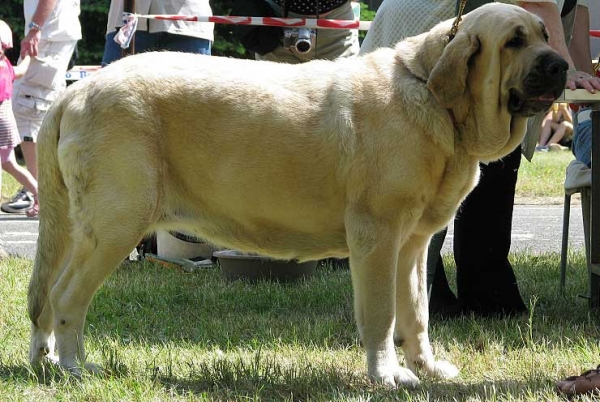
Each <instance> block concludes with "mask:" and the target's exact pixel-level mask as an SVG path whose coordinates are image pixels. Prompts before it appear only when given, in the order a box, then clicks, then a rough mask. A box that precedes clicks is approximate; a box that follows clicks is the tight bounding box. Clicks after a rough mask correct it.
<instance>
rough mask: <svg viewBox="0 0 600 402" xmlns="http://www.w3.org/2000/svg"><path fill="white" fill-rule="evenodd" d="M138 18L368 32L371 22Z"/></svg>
mask: <svg viewBox="0 0 600 402" xmlns="http://www.w3.org/2000/svg"><path fill="white" fill-rule="evenodd" d="M135 15H136V16H137V17H138V18H148V19H155V20H167V21H192V22H214V23H215V24H226V25H258V26H269V27H291V28H311V29H358V30H361V31H368V30H369V28H370V27H371V21H358V20H329V19H315V18H278V17H238V16H219V15H213V16H202V15H196V16H186V15H160V14H154V15H152V14H151V15H140V14H135Z"/></svg>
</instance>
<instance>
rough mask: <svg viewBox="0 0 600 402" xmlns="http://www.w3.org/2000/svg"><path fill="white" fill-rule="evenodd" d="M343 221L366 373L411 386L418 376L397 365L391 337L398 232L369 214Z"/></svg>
mask: <svg viewBox="0 0 600 402" xmlns="http://www.w3.org/2000/svg"><path fill="white" fill-rule="evenodd" d="M390 221H391V220H390ZM346 222H347V224H346V229H347V241H348V246H349V248H350V270H351V273H352V284H353V289H354V308H355V314H356V322H357V325H358V330H359V333H360V335H361V339H362V343H363V345H364V347H365V350H366V353H367V366H368V371H369V376H370V377H371V378H372V379H374V380H376V381H381V382H383V383H384V384H386V385H389V386H392V387H395V386H397V385H409V386H414V385H416V384H418V383H419V379H418V378H417V377H416V376H415V375H414V373H413V372H411V371H410V370H409V369H407V368H404V367H401V366H400V364H399V363H398V358H397V355H396V350H395V347H394V340H393V330H394V318H395V316H394V315H395V312H394V310H395V306H394V296H395V288H396V283H395V281H394V275H395V269H396V260H397V258H398V234H397V231H396V230H395V229H394V228H392V227H390V226H388V225H389V224H388V223H387V222H386V219H380V220H376V219H373V217H372V216H370V215H368V214H362V213H356V214H354V215H352V216H350V217H347V219H346Z"/></svg>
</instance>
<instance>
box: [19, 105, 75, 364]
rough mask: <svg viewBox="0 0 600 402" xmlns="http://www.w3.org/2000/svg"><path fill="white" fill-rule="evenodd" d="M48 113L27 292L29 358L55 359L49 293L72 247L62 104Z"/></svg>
mask: <svg viewBox="0 0 600 402" xmlns="http://www.w3.org/2000/svg"><path fill="white" fill-rule="evenodd" d="M56 105H57V107H56V108H55V109H53V110H51V111H50V112H49V113H48V115H47V116H46V117H45V120H44V125H43V126H42V129H41V130H40V136H39V142H38V150H39V151H38V166H39V168H40V176H39V198H40V214H39V217H40V225H39V236H38V244H37V250H36V257H35V263H34V267H33V273H32V275H31V279H30V282H29V290H28V294H27V302H28V313H29V318H30V320H31V342H30V347H29V360H30V362H31V363H32V364H36V363H40V362H42V361H43V360H44V359H49V360H51V361H54V360H56V358H55V356H54V336H53V333H52V323H53V320H54V315H53V312H52V307H51V305H50V300H49V297H48V295H49V293H50V289H51V288H52V286H54V283H55V282H56V280H57V278H58V277H59V275H60V272H61V271H62V269H63V267H64V264H65V260H66V259H67V257H68V254H69V249H70V247H71V221H70V219H69V197H68V194H67V189H66V187H65V185H64V182H63V178H62V174H61V172H60V169H59V166H58V156H57V148H58V139H59V125H60V112H61V109H60V107H58V106H59V104H58V103H57V104H56Z"/></svg>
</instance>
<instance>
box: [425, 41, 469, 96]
mask: <svg viewBox="0 0 600 402" xmlns="http://www.w3.org/2000/svg"><path fill="white" fill-rule="evenodd" d="M479 46H480V44H479V39H478V38H477V36H475V35H470V34H468V33H465V32H460V30H459V34H458V35H456V37H455V38H454V39H452V40H451V41H450V43H448V45H446V48H445V49H444V52H443V53H442V56H441V57H440V58H439V60H438V61H437V63H436V64H435V66H434V67H433V70H431V73H430V74H429V78H428V79H427V88H429V90H430V91H431V93H432V94H433V96H435V99H436V100H437V101H438V102H439V104H440V105H442V106H443V107H445V108H451V107H452V106H453V105H455V103H456V102H457V101H459V100H460V98H461V97H462V96H463V95H464V93H465V91H466V89H467V76H468V74H469V63H470V60H471V58H472V57H473V55H475V54H476V53H477V52H478V51H479Z"/></svg>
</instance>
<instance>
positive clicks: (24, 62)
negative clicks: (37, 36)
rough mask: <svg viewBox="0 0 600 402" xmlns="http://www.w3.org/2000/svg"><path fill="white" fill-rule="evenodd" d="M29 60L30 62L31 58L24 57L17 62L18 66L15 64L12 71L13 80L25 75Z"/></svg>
mask: <svg viewBox="0 0 600 402" xmlns="http://www.w3.org/2000/svg"><path fill="white" fill-rule="evenodd" d="M30 60H31V57H29V56H25V57H24V58H22V59H20V60H19V64H17V65H16V66H14V67H13V70H14V72H15V79H17V78H21V77H22V76H24V75H25V73H26V72H27V69H28V68H29V61H30Z"/></svg>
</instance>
